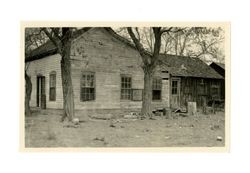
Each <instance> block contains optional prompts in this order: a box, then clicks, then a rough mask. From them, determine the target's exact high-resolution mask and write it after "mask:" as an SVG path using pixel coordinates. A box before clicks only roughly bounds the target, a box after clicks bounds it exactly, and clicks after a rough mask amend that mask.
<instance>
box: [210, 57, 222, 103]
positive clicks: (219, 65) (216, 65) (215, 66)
mask: <svg viewBox="0 0 250 173" xmlns="http://www.w3.org/2000/svg"><path fill="white" fill-rule="evenodd" d="M210 67H212V68H213V69H214V70H215V71H217V73H219V74H220V75H221V76H223V77H224V82H223V83H222V89H221V98H222V99H225V64H222V63H216V62H212V63H211V64H210Z"/></svg>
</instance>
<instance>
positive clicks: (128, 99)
mask: <svg viewBox="0 0 250 173" xmlns="http://www.w3.org/2000/svg"><path fill="white" fill-rule="evenodd" d="M60 60H61V57H60V55H59V54H58V53H57V50H56V48H55V46H54V45H53V44H52V42H50V41H48V42H47V43H46V44H44V45H42V46H40V47H38V48H37V49H35V50H34V51H32V52H31V53H30V55H29V56H27V57H26V59H25V64H26V66H27V67H28V71H27V73H28V75H29V76H31V81H32V94H31V101H30V105H31V107H37V108H42V109H62V108H63V95H62V81H61V69H60ZM141 65H142V60H141V57H140V55H139V53H138V51H137V50H136V49H135V47H134V46H133V45H132V44H131V43H130V42H129V41H127V40H126V39H124V38H123V37H121V36H119V35H117V34H116V33H115V32H114V31H113V30H112V29H110V28H92V29H90V30H89V31H88V32H86V33H84V34H82V35H81V36H79V37H78V38H76V39H75V40H74V41H73V43H72V47H71V70H72V73H71V75H72V82H73V90H74V98H75V99H74V103H75V109H76V112H77V113H78V112H80V113H93V112H97V113H99V112H102V113H103V112H106V111H108V112H110V111H115V112H124V111H136V110H140V109H141V106H142V91H143V87H144V75H143V70H142V68H141ZM162 75H163V76H164V77H165V78H166V80H161V79H162ZM168 76H169V74H168V73H166V72H162V71H161V68H157V70H156V72H155V77H154V80H153V86H154V87H153V90H152V92H153V101H152V104H153V106H154V107H165V108H169V81H168V78H169V77H168Z"/></svg>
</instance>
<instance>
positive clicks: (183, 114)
mask: <svg viewBox="0 0 250 173" xmlns="http://www.w3.org/2000/svg"><path fill="white" fill-rule="evenodd" d="M179 116H180V117H188V114H186V113H179Z"/></svg>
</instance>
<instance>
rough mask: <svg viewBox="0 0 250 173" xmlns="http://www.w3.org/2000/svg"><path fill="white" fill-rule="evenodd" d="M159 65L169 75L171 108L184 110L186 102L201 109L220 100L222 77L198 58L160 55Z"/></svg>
mask: <svg viewBox="0 0 250 173" xmlns="http://www.w3.org/2000/svg"><path fill="white" fill-rule="evenodd" d="M160 60H161V63H162V64H164V65H166V68H167V69H168V71H169V73H170V90H171V91H170V100H171V101H170V102H171V107H172V108H182V109H186V106H187V102H189V101H191V102H196V103H197V106H198V107H202V106H203V104H204V102H206V104H208V103H209V102H210V101H212V100H221V99H223V98H222V97H221V91H222V90H223V91H224V89H223V87H224V86H223V81H224V79H223V77H222V76H221V75H220V74H218V73H217V72H216V71H215V70H213V69H212V68H211V67H210V66H208V65H207V64H206V63H204V62H203V61H202V60H200V59H198V58H191V57H185V56H175V55H162V56H161V59H160Z"/></svg>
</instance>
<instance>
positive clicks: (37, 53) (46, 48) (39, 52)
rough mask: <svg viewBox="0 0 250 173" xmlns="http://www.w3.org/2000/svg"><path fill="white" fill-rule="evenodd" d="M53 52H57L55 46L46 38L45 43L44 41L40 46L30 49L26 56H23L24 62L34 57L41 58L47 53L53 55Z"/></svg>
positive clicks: (34, 58)
mask: <svg viewBox="0 0 250 173" xmlns="http://www.w3.org/2000/svg"><path fill="white" fill-rule="evenodd" d="M55 53H57V48H56V46H55V45H54V44H53V43H52V41H50V40H48V41H47V42H46V43H44V44H43V45H41V46H40V47H38V48H36V49H34V50H32V51H31V52H30V53H29V54H28V56H26V57H25V62H28V61H33V60H36V59H41V58H44V57H46V56H48V55H53V54H55Z"/></svg>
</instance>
